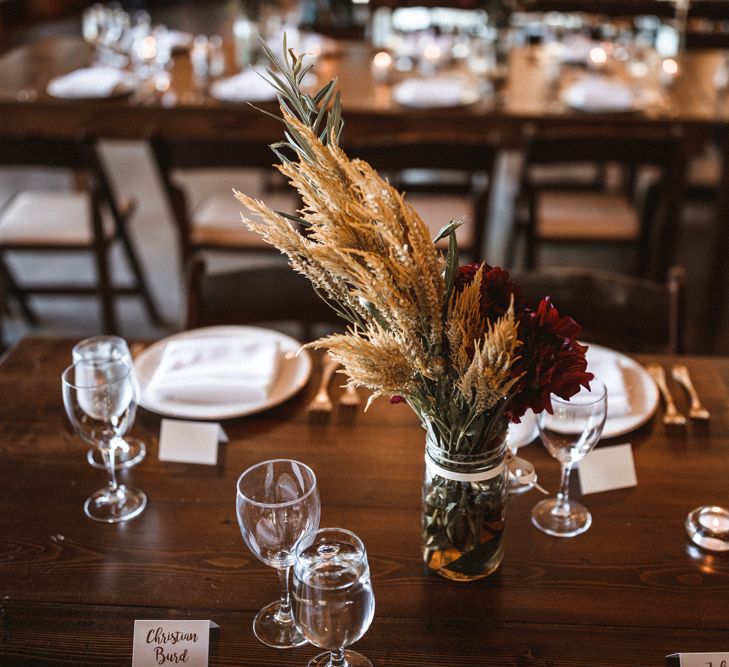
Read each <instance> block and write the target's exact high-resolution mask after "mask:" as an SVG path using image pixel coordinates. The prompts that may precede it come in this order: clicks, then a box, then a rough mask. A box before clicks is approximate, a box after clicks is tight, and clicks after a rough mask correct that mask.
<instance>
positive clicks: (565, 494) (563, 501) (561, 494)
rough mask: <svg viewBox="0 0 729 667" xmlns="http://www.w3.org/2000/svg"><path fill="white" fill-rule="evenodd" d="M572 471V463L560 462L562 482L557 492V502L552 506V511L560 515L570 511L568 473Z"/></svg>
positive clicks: (565, 514)
mask: <svg viewBox="0 0 729 667" xmlns="http://www.w3.org/2000/svg"><path fill="white" fill-rule="evenodd" d="M571 472H572V463H563V464H562V483H561V484H560V487H559V491H558V492H557V504H556V505H555V507H554V513H555V514H558V515H560V516H567V515H568V514H569V513H570V508H569V496H570V473H571Z"/></svg>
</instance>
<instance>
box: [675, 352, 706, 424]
mask: <svg viewBox="0 0 729 667" xmlns="http://www.w3.org/2000/svg"><path fill="white" fill-rule="evenodd" d="M671 376H672V377H673V379H674V380H676V382H678V383H679V384H680V385H681V386H682V387H683V388H684V389H685V390H686V391H687V392H688V395H689V398H690V399H691V407H690V408H689V417H691V419H708V418H709V411H708V410H707V409H706V408H705V407H704V406H703V405H701V400H700V399H699V395H698V394H697V393H696V388H695V387H694V383H693V382H691V376H690V375H689V371H688V368H686V366H684V365H683V364H674V365H673V368H672V369H671Z"/></svg>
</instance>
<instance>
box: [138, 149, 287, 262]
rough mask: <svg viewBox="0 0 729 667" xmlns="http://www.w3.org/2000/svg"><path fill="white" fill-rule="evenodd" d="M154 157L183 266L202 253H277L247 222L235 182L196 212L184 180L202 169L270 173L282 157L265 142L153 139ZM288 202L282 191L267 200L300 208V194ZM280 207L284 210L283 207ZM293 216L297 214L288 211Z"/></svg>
mask: <svg viewBox="0 0 729 667" xmlns="http://www.w3.org/2000/svg"><path fill="white" fill-rule="evenodd" d="M150 144H151V147H152V152H153V154H154V158H155V161H156V164H157V168H158V172H159V176H160V179H161V180H162V185H163V189H164V192H165V195H166V197H167V201H168V203H169V206H170V210H171V211H172V215H173V217H174V220H175V223H176V225H177V228H178V232H179V240H180V254H181V257H182V263H183V266H187V264H188V262H189V261H190V259H191V257H192V255H193V254H194V253H196V252H199V251H201V250H212V251H215V250H218V251H229V250H235V251H239V252H257V253H261V252H271V251H275V252H278V251H276V249H275V248H273V247H272V246H270V245H268V244H267V243H265V241H263V240H262V239H261V238H260V236H259V235H258V234H255V233H254V232H251V231H249V230H248V229H247V228H246V226H245V225H244V224H243V222H242V221H241V217H240V214H241V211H242V207H241V205H240V204H239V203H238V201H236V199H235V198H234V197H233V193H232V188H233V187H240V184H239V183H236V182H233V183H230V184H228V187H221V188H220V191H219V192H216V193H214V194H213V195H211V196H210V197H208V198H206V199H205V200H203V201H202V202H201V203H200V204H199V205H198V206H197V207H196V208H194V209H193V208H192V207H191V206H190V201H189V196H188V194H187V192H186V189H185V187H184V185H183V184H182V183H181V182H180V176H182V175H184V174H185V173H187V174H189V173H191V172H194V171H201V170H218V171H219V170H221V169H224V168H229V169H230V168H259V169H260V168H268V169H269V171H270V172H271V173H273V170H272V169H271V165H272V164H274V163H275V162H276V156H275V155H274V153H273V151H272V150H271V149H270V147H269V146H268V144H266V143H264V142H258V143H255V142H236V141H202V140H189V141H188V140H169V139H163V138H161V137H152V138H151V140H150ZM288 190H290V192H288V191H287V195H286V197H285V199H284V200H282V197H281V195H280V194H279V193H277V192H271V193H270V194H271V197H269V196H266V202H267V203H268V204H269V205H271V206H273V207H274V208H283V209H291V208H294V207H295V206H296V203H297V201H298V200H297V199H296V198H294V196H293V195H294V192H293V190H291V189H290V188H288ZM279 205H280V206H279ZM287 212H291V211H287Z"/></svg>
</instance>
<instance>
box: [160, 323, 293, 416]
mask: <svg viewBox="0 0 729 667" xmlns="http://www.w3.org/2000/svg"><path fill="white" fill-rule="evenodd" d="M280 365H281V350H280V346H279V343H278V341H269V340H260V339H257V338H256V337H255V336H250V337H245V336H244V337H240V336H236V337H227V336H225V337H221V336H217V337H216V336H207V337H200V338H185V339H180V340H172V341H170V342H169V343H167V345H165V348H164V351H163V352H162V357H161V359H160V363H159V366H158V367H157V370H156V371H155V372H154V375H153V376H152V378H151V380H150V381H149V384H148V385H147V389H146V393H148V394H149V395H152V396H154V397H155V398H158V399H163V400H174V401H183V402H187V403H208V404H215V403H257V402H261V401H265V400H266V399H267V398H268V396H269V394H270V391H271V388H272V387H273V385H274V383H275V382H276V379H277V377H278V373H279V369H280Z"/></svg>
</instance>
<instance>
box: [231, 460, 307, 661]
mask: <svg viewBox="0 0 729 667" xmlns="http://www.w3.org/2000/svg"><path fill="white" fill-rule="evenodd" d="M235 504H236V514H237V516H238V525H239V526H240V532H241V534H242V536H243V540H244V541H245V543H246V545H247V546H248V548H249V549H250V550H251V551H252V552H253V554H254V555H255V556H256V557H257V558H258V559H259V560H261V561H263V562H264V563H265V564H266V565H269V566H270V567H273V568H276V570H277V572H278V575H279V583H280V586H281V599H280V600H278V601H276V602H272V603H271V604H268V605H266V606H265V607H263V609H261V611H259V612H258V614H257V616H256V618H255V619H254V621H253V632H254V634H255V635H256V637H258V639H259V640H260V641H261V642H262V643H264V644H266V645H267V646H272V647H274V648H292V647H294V646H301V645H302V644H305V643H306V639H305V638H304V636H303V635H302V634H301V632H300V631H299V629H298V628H297V627H296V624H295V623H294V616H293V614H292V612H291V596H290V594H289V570H290V569H291V566H292V565H293V564H294V548H295V547H296V544H297V542H299V540H306V539H307V538H308V537H310V536H311V535H312V534H313V533H314V531H316V529H317V528H318V527H319V515H320V513H321V507H320V505H319V490H318V488H317V484H316V475H314V472H313V470H312V469H311V468H309V466H307V465H305V464H303V463H299V462H298V461H292V460H289V459H274V460H270V461H263V462H262V463H258V464H256V465H254V466H252V467H250V468H248V470H246V471H245V472H244V473H243V474H242V475H241V476H240V477H239V478H238V485H237V495H236V503H235Z"/></svg>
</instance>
